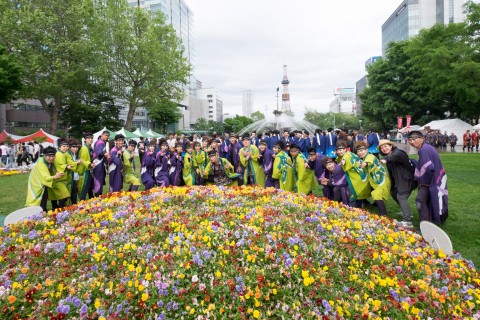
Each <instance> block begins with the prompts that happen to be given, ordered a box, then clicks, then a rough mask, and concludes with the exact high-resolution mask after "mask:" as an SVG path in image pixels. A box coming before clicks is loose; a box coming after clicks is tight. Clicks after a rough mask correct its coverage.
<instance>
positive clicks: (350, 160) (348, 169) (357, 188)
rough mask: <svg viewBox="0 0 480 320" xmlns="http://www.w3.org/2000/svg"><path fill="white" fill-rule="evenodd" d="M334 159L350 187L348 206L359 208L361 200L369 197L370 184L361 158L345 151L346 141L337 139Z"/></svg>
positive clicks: (361, 204)
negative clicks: (343, 172)
mask: <svg viewBox="0 0 480 320" xmlns="http://www.w3.org/2000/svg"><path fill="white" fill-rule="evenodd" d="M336 153H337V158H336V159H335V161H336V162H337V163H338V164H339V165H340V166H341V167H342V169H343V171H345V174H346V176H347V181H348V186H349V187H350V206H352V207H357V208H361V207H362V206H363V200H365V199H368V198H369V197H370V191H371V188H370V184H369V183H368V175H367V170H365V169H364V168H362V160H361V159H360V158H359V157H358V156H357V155H356V154H354V153H352V152H350V151H347V143H346V142H345V141H342V140H340V141H338V142H337V145H336Z"/></svg>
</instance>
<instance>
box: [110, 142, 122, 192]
mask: <svg viewBox="0 0 480 320" xmlns="http://www.w3.org/2000/svg"><path fill="white" fill-rule="evenodd" d="M124 144H125V137H124V136H123V134H117V135H115V146H114V147H113V148H112V149H111V150H110V159H109V161H108V177H109V181H110V192H117V191H121V190H122V187H123V160H122V159H123V145H124Z"/></svg>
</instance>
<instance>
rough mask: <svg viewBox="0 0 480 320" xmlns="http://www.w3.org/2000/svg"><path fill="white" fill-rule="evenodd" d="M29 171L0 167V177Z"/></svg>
mask: <svg viewBox="0 0 480 320" xmlns="http://www.w3.org/2000/svg"><path fill="white" fill-rule="evenodd" d="M27 172H29V171H28V170H19V169H3V168H2V169H0V177H7V176H14V175H17V174H23V173H27Z"/></svg>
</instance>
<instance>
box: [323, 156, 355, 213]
mask: <svg viewBox="0 0 480 320" xmlns="http://www.w3.org/2000/svg"><path fill="white" fill-rule="evenodd" d="M322 164H323V166H324V168H325V171H324V176H323V177H321V178H320V184H321V185H322V186H323V194H324V195H325V197H326V198H328V199H330V200H334V201H338V202H343V204H346V205H348V204H349V203H350V199H349V197H350V194H349V192H350V191H349V189H348V182H347V176H346V174H345V171H343V169H342V167H341V166H340V165H338V164H336V163H335V161H334V160H333V159H332V158H330V157H324V158H323V159H322Z"/></svg>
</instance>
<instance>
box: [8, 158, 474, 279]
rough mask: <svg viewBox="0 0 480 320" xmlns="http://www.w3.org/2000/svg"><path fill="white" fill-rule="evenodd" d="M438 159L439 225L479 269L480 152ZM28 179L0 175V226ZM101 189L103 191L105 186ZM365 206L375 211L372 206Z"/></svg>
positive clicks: (392, 209)
mask: <svg viewBox="0 0 480 320" xmlns="http://www.w3.org/2000/svg"><path fill="white" fill-rule="evenodd" d="M441 158H442V162H443V165H444V166H445V169H446V171H447V176H448V192H449V217H448V220H447V222H446V223H445V224H444V225H443V226H442V228H443V230H445V232H446V233H447V234H448V235H449V236H450V239H451V240H452V243H453V249H454V250H455V251H458V252H460V253H461V254H462V256H463V257H465V258H466V259H469V260H472V261H473V263H474V264H475V266H476V267H477V270H479V269H480V201H479V200H478V199H479V197H478V195H479V194H478V189H479V188H478V186H479V181H478V178H479V176H480V154H476V153H473V154H472V153H442V154H441ZM137 161H138V160H137ZM137 168H138V166H137ZM137 171H138V170H137ZM27 180H28V174H22V175H16V176H8V177H0V190H1V191H0V225H3V220H4V218H5V216H6V215H7V214H8V213H10V212H12V211H15V210H17V209H20V208H22V207H23V206H24V204H25V197H26V190H27ZM104 190H105V191H106V188H105V189H104ZM415 196H416V192H415V193H414V194H412V196H411V197H410V204H411V209H412V212H413V214H414V221H413V224H414V225H415V226H418V225H419V222H418V211H417V210H416V207H415ZM367 209H368V210H369V211H372V212H376V208H374V207H372V208H367ZM387 209H388V212H389V213H390V216H391V217H392V218H401V217H400V216H398V215H397V214H396V213H398V212H400V207H399V206H398V205H397V204H396V203H395V202H394V201H393V200H392V199H390V200H389V201H388V202H387Z"/></svg>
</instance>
